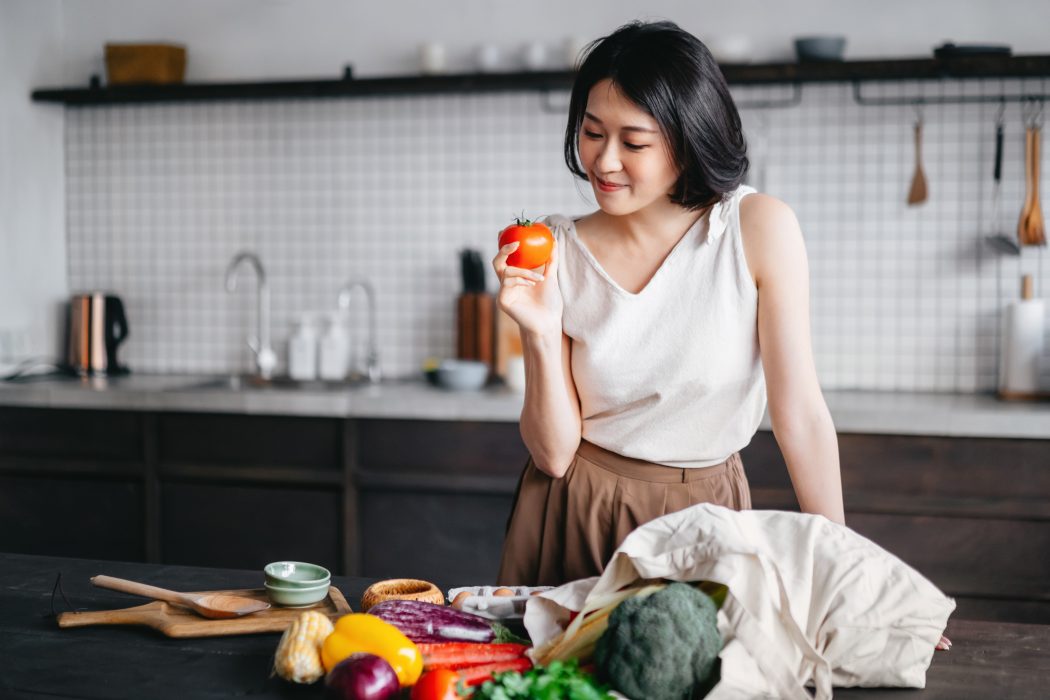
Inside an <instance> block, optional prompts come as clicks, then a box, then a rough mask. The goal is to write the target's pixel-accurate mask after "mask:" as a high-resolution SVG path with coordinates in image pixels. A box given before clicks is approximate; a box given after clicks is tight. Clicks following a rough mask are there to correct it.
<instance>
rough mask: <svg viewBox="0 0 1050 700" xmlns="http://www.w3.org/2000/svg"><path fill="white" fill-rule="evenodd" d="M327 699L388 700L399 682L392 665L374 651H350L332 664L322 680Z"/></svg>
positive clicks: (395, 691)
mask: <svg viewBox="0 0 1050 700" xmlns="http://www.w3.org/2000/svg"><path fill="white" fill-rule="evenodd" d="M324 685H325V697H326V698H328V699H329V700H389V699H390V698H394V697H397V694H398V691H400V690H401V684H400V683H399V682H398V680H397V673H396V672H395V671H394V668H393V667H392V666H391V665H390V664H389V663H388V662H387V660H386V659H382V658H380V657H378V656H376V655H375V654H361V653H358V654H351V655H350V656H348V657H346V658H345V659H343V660H342V661H340V662H339V663H337V664H336V665H335V668H333V669H332V670H331V671H330V672H329V673H328V675H327V676H326V677H325V679H324Z"/></svg>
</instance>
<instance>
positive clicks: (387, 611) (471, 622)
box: [368, 600, 529, 644]
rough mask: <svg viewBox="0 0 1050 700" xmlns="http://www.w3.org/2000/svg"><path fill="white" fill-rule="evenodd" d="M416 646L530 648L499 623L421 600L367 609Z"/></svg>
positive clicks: (396, 602) (388, 602) (387, 603)
mask: <svg viewBox="0 0 1050 700" xmlns="http://www.w3.org/2000/svg"><path fill="white" fill-rule="evenodd" d="M368 614H369V615H375V616H376V617H378V618H379V619H381V620H383V621H384V622H389V623H390V624H392V625H393V626H394V627H397V628H398V629H399V630H401V633H402V634H403V635H405V636H406V637H408V638H409V639H411V640H412V641H413V642H416V643H417V644H429V643H433V642H518V643H525V644H528V643H529V641H528V640H527V639H522V638H521V637H518V636H517V635H515V634H514V633H513V632H511V631H510V630H509V629H507V628H506V627H504V626H503V625H501V624H500V623H498V622H493V621H492V620H487V619H485V618H484V617H481V616H479V615H472V614H471V613H468V612H463V611H462V610H456V609H455V608H451V607H447V606H445V605H434V604H433V603H425V602H423V601H421V600H384V601H383V602H382V603H377V604H376V605H373V606H372V607H371V608H369V609H368Z"/></svg>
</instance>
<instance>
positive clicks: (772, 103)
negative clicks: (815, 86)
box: [735, 83, 802, 110]
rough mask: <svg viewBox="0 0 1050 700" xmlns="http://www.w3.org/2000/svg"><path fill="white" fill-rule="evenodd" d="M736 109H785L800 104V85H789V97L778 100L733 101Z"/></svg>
mask: <svg viewBox="0 0 1050 700" xmlns="http://www.w3.org/2000/svg"><path fill="white" fill-rule="evenodd" d="M735 102H736V108H737V109H738V110H742V109H786V108H789V107H798V106H799V105H800V104H802V83H792V84H791V96H790V97H785V98H782V99H779V100H735Z"/></svg>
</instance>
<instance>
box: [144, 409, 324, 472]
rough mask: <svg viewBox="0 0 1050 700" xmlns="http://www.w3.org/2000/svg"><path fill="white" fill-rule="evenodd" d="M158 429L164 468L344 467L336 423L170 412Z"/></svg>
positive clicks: (317, 419)
mask: <svg viewBox="0 0 1050 700" xmlns="http://www.w3.org/2000/svg"><path fill="white" fill-rule="evenodd" d="M157 424H158V426H159V436H158V450H159V454H160V462H161V464H162V465H164V464H203V465H222V466H243V467H285V468H287V467H293V468H304V469H331V470H338V469H341V468H342V454H343V452H342V431H343V425H344V423H343V422H342V421H340V420H337V419H326V418H300V417H290V416H241V415H226V414H197V413H193V414H190V413H187V414H175V413H166V414H161V415H160V416H158V418H157Z"/></svg>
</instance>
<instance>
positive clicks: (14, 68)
mask: <svg viewBox="0 0 1050 700" xmlns="http://www.w3.org/2000/svg"><path fill="white" fill-rule="evenodd" d="M61 30H62V3H61V2H60V0H3V2H0V66H2V70H0V365H2V364H4V362H5V360H6V361H12V360H16V359H22V358H26V357H36V356H47V357H49V358H51V357H54V356H55V354H56V352H57V351H58V348H59V346H60V344H61V339H60V338H61V335H62V328H61V323H60V310H61V303H62V301H63V300H64V298H65V296H66V294H67V288H66V252H65V240H66V239H65V199H64V194H63V191H64V183H63V179H64V167H65V164H64V153H63V136H62V125H63V118H64V114H63V111H62V109H61V108H57V107H55V106H53V105H43V104H35V103H33V102H31V101H30V99H29V92H30V90H31V89H32V87H33V86H35V85H40V84H44V83H55V82H57V81H60V80H61V79H62V73H61V71H62V52H63V42H62V31H61Z"/></svg>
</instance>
